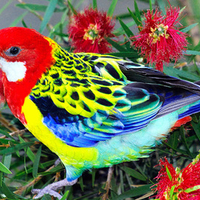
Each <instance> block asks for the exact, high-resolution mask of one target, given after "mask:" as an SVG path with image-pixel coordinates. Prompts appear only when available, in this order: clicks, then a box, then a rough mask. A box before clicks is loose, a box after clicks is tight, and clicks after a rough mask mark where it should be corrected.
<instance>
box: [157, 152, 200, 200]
mask: <svg viewBox="0 0 200 200" xmlns="http://www.w3.org/2000/svg"><path fill="white" fill-rule="evenodd" d="M199 158H200V156H199V155H198V156H197V157H196V159H194V160H193V162H191V163H190V164H189V165H188V166H187V167H186V168H184V169H182V170H180V169H179V168H176V169H174V167H173V166H172V164H170V163H169V162H168V161H167V159H166V158H165V159H164V160H160V163H159V165H160V167H161V170H160V171H159V173H158V176H157V177H156V179H157V181H158V183H157V184H156V186H157V188H156V191H157V195H156V199H159V200H171V199H177V200H188V199H191V200H200V160H199Z"/></svg>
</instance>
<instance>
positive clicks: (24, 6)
mask: <svg viewBox="0 0 200 200" xmlns="http://www.w3.org/2000/svg"><path fill="white" fill-rule="evenodd" d="M16 6H17V7H19V8H22V9H29V10H34V11H40V12H45V11H46V9H47V6H45V5H39V4H30V3H22V4H16ZM62 11H63V9H59V8H55V10H54V12H62Z"/></svg>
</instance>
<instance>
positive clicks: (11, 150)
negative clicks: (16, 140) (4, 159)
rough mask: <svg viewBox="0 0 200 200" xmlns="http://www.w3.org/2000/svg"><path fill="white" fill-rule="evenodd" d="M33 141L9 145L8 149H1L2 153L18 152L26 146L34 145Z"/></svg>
mask: <svg viewBox="0 0 200 200" xmlns="http://www.w3.org/2000/svg"><path fill="white" fill-rule="evenodd" d="M32 144H33V142H27V143H22V144H17V145H15V146H13V147H9V148H7V149H3V150H1V151H0V155H3V154H10V153H16V152H17V151H18V150H20V149H23V148H24V147H28V146H30V145H32Z"/></svg>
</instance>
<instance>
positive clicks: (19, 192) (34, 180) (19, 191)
mask: <svg viewBox="0 0 200 200" xmlns="http://www.w3.org/2000/svg"><path fill="white" fill-rule="evenodd" d="M54 167H55V164H54V165H52V166H51V167H50V168H49V169H47V170H46V171H45V172H48V171H50V170H51V169H53V168H54ZM42 177H43V175H38V176H37V177H36V178H35V179H33V180H32V181H31V182H30V183H28V184H27V185H25V186H22V187H20V188H19V189H18V190H16V191H15V192H14V193H15V194H19V195H20V194H22V193H23V192H24V191H25V190H26V189H27V188H28V187H31V186H32V185H35V184H36V183H37V182H38V181H40V180H41V179H42Z"/></svg>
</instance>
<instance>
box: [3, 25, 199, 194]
mask: <svg viewBox="0 0 200 200" xmlns="http://www.w3.org/2000/svg"><path fill="white" fill-rule="evenodd" d="M0 68H1V70H2V87H3V97H4V98H5V100H6V102H7V104H8V106H9V108H10V110H11V112H12V113H13V114H14V116H15V117H16V118H18V119H19V120H20V121H21V123H22V124H23V125H24V126H25V127H26V128H27V129H28V130H29V131H30V132H31V133H32V134H33V135H34V136H35V137H36V138H37V139H38V140H39V141H41V142H42V143H43V144H44V145H46V146H47V147H48V148H49V149H50V150H51V151H52V152H54V153H55V154H57V155H58V157H59V158H60V160H61V161H62V163H63V165H64V166H65V169H66V178H65V179H63V180H60V181H58V182H56V183H53V184H50V185H49V186H46V187H45V188H43V189H41V190H37V191H36V193H37V196H36V197H35V198H39V197H41V196H43V195H44V194H46V193H49V194H51V195H54V196H56V195H57V192H56V190H57V189H58V188H59V187H61V186H65V185H73V184H75V183H76V181H77V179H78V178H79V177H80V176H81V175H82V173H83V172H84V171H86V170H90V169H92V168H103V167H110V166H113V165H115V164H118V163H122V162H128V161H135V160H137V159H139V158H145V157H147V156H148V154H149V153H150V152H151V151H152V150H151V148H152V147H154V146H155V145H157V144H159V142H160V141H161V139H162V138H164V137H165V136H166V135H167V134H168V133H169V132H170V130H171V129H172V128H173V127H174V125H175V124H177V122H180V120H182V119H187V117H188V116H190V115H192V114H195V113H198V112H200V83H199V82H194V83H193V82H189V81H186V80H181V79H179V78H176V77H172V76H168V75H166V74H164V73H162V72H160V71H157V70H155V69H153V68H151V67H147V66H145V65H143V64H138V63H134V62H132V61H130V60H125V59H122V58H118V57H115V56H112V55H106V54H104V55H103V54H96V53H71V52H68V51H66V50H65V49H64V48H62V47H61V46H60V45H59V44H57V43H56V42H55V41H54V40H52V39H51V38H49V37H47V36H44V35H42V34H40V33H39V32H37V31H36V30H34V29H29V28H25V27H8V28H4V29H1V30H0Z"/></svg>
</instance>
